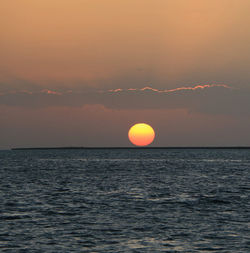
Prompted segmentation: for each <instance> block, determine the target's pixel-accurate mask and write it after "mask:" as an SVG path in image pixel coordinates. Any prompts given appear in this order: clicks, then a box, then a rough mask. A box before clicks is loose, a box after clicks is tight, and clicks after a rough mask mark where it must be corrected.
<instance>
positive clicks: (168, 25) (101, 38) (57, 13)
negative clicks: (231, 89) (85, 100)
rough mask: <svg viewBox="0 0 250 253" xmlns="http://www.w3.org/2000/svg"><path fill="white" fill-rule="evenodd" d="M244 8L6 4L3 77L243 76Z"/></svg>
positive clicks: (154, 0) (223, 0)
mask: <svg viewBox="0 0 250 253" xmlns="http://www.w3.org/2000/svg"><path fill="white" fill-rule="evenodd" d="M249 10H250V2H249V1H248V0H238V1H235V0H220V1H217V0H188V1H187V0H175V1H172V0H169V1H168V0H164V1H163V0H147V1H145V0H127V1H122V0H105V1H100V0H73V1H70V0H53V1H50V0H36V1H34V0H22V1H20V0H12V1H4V2H3V3H2V4H1V11H0V12H1V13H0V16H1V23H0V26H1V27H0V36H1V42H0V43H1V44H0V55H1V65H0V69H1V73H0V74H1V79H2V80H6V79H7V80H11V79H12V78H17V79H24V80H28V81H32V82H35V83H39V84H43V85H48V84H49V85H50V86H53V85H54V84H53V83H57V85H66V86H70V87H72V86H74V85H86V86H88V85H97V86H103V85H105V86H112V87H113V86H115V85H117V84H116V83H117V82H124V83H123V85H124V86H126V85H128V84H126V80H127V82H132V80H135V81H137V83H138V84H139V85H143V84H144V83H145V82H154V84H155V85H156V86H158V87H159V86H160V87H166V86H167V87H174V86H177V85H182V84H183V83H186V82H189V83H191V82H199V81H219V82H225V80H224V79H229V80H232V77H231V74H230V73H231V71H232V70H234V73H235V77H234V79H239V78H241V79H243V80H245V79H246V78H249V74H248V67H247V64H248V63H249V61H250V55H249V54H247V53H246V52H248V50H249V42H250V30H249V23H250V16H249ZM228 74H230V78H228V77H226V76H227V75H228ZM244 74H245V75H247V76H244ZM242 75H243V76H242ZM226 81H228V80H226ZM232 81H234V80H232ZM235 85H241V84H238V83H236V84H235Z"/></svg>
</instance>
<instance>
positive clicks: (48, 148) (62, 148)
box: [11, 146, 250, 150]
mask: <svg viewBox="0 0 250 253" xmlns="http://www.w3.org/2000/svg"><path fill="white" fill-rule="evenodd" d="M51 149H59V150H64V149H83V150H89V149H250V147H242V146H239V147H238V146H232V147H37V148H36V147H34V148H12V149H11V150H51Z"/></svg>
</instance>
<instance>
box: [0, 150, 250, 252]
mask: <svg viewBox="0 0 250 253" xmlns="http://www.w3.org/2000/svg"><path fill="white" fill-rule="evenodd" d="M0 180H1V181H0V251H2V252H212V251H214V252H250V236H249V235H250V215H249V209H250V197H249V196H250V150H237V149H232V150H222V149H218V150H216V149H212V150H209V149H208V150H206V149H202V150H191V149H190V150H189V149H183V150H182V149H181V150H178V149H155V150H154V149H145V150H140V149H122V150H116V149H107V150H105V149H100V150H33V151H32V150H26V151H25V150H24V151H0Z"/></svg>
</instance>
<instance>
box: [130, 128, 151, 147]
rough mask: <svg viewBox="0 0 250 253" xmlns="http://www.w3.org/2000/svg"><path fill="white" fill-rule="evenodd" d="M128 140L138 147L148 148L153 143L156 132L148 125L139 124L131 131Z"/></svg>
mask: <svg viewBox="0 0 250 253" xmlns="http://www.w3.org/2000/svg"><path fill="white" fill-rule="evenodd" d="M128 138H129V140H130V141H131V142H132V143H133V144H134V145H136V146H147V145H149V144H150V143H152V142H153V140H154V138H155V131H154V129H153V128H152V127H151V126H150V125H148V124H145V123H138V124H135V125H133V126H132V127H131V128H130V129H129V131H128Z"/></svg>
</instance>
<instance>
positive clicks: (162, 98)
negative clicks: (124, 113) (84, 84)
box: [0, 84, 250, 115]
mask: <svg viewBox="0 0 250 253" xmlns="http://www.w3.org/2000/svg"><path fill="white" fill-rule="evenodd" d="M249 98H250V93H249V91H247V90H240V89H235V88H232V87H229V86H228V85H226V84H204V85H195V86H184V87H178V88H175V89H157V88H153V87H148V86H147V87H144V88H126V89H124V88H117V89H112V90H111V89H107V90H99V89H89V90H86V89H84V90H79V89H78V90H74V89H73V90H65V89H53V90H51V89H40V90H33V91H32V90H29V89H20V90H12V91H3V92H1V93H0V105H1V104H2V105H7V106H25V107H31V108H36V107H49V106H67V107H78V106H84V105H94V104H99V105H103V106H105V107H106V108H111V109H116V110H119V109H128V110H134V109H170V110H171V109H187V110H189V111H199V112H203V113H210V114H211V113H212V114H241V115H242V114H243V115H244V114H245V115H249V107H250V99H249Z"/></svg>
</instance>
